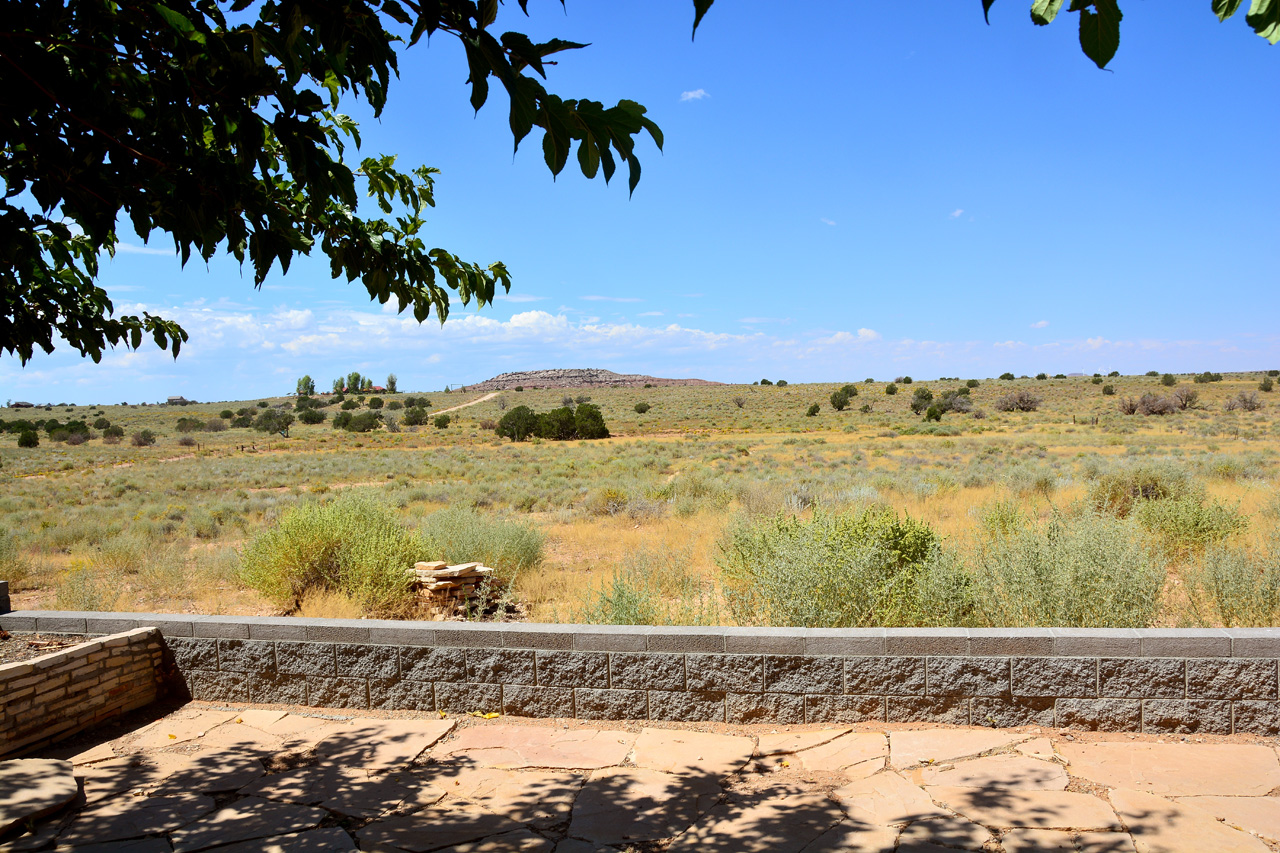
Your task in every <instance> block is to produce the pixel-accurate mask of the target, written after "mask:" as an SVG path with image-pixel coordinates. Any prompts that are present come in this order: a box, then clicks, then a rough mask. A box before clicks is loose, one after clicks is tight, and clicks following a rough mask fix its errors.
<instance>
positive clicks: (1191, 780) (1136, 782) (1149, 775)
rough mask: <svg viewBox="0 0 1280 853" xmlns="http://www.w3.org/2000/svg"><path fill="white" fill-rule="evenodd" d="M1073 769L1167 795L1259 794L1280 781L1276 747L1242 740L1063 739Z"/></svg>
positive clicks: (1069, 769) (1072, 771) (1086, 775)
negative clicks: (1253, 744)
mask: <svg viewBox="0 0 1280 853" xmlns="http://www.w3.org/2000/svg"><path fill="white" fill-rule="evenodd" d="M1058 752H1059V753H1061V755H1062V757H1063V758H1065V759H1066V760H1067V765H1068V766H1067V772H1068V773H1070V774H1071V775H1072V776H1079V777H1081V778H1083V779H1088V780H1089V781H1091V782H1097V783H1098V784H1099V785H1105V786H1107V787H1109V788H1131V789H1133V790H1137V791H1146V792H1148V793H1152V794H1162V795H1166V796H1174V797H1177V796H1199V795H1219V796H1249V797H1256V796H1262V795H1263V794H1266V793H1267V792H1268V791H1271V790H1272V789H1274V788H1276V787H1278V786H1280V762H1277V760H1276V753H1275V750H1272V749H1268V748H1267V747H1264V746H1248V745H1242V744H1194V743H1177V744H1173V743H1088V744H1076V743H1059V744H1058Z"/></svg>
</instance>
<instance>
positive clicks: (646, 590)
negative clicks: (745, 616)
mask: <svg viewBox="0 0 1280 853" xmlns="http://www.w3.org/2000/svg"><path fill="white" fill-rule="evenodd" d="M690 563H691V557H690V554H689V553H688V552H687V551H679V552H676V551H672V550H670V549H668V548H656V549H646V550H640V551H636V552H633V553H631V554H629V555H628V556H627V557H626V558H625V559H624V560H623V562H622V565H621V566H620V567H619V568H618V570H617V571H616V572H614V575H613V577H612V578H611V579H610V580H609V581H607V582H606V583H605V584H603V585H602V586H601V587H599V588H596V589H593V590H591V592H590V593H588V595H587V596H586V598H585V600H584V601H583V602H582V603H581V604H580V606H579V607H578V608H577V610H576V611H575V612H574V614H573V618H574V621H576V622H582V623H587V624H593V625H715V624H719V623H720V622H721V618H720V607H719V604H718V603H717V600H716V596H715V594H714V591H713V590H711V589H709V588H708V587H707V585H706V584H704V583H703V581H702V579H701V578H699V577H698V575H697V574H696V573H695V572H694V571H693V570H692V569H691V568H690Z"/></svg>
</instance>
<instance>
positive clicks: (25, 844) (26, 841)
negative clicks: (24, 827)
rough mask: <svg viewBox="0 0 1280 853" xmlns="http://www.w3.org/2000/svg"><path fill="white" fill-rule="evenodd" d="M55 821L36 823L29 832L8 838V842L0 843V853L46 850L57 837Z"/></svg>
mask: <svg viewBox="0 0 1280 853" xmlns="http://www.w3.org/2000/svg"><path fill="white" fill-rule="evenodd" d="M58 828H59V823H58V821H57V820H46V821H42V822H40V823H37V824H36V825H35V827H34V828H33V829H32V830H31V831H30V832H26V833H24V834H22V835H19V836H16V837H14V836H10V840H9V841H5V842H0V853H28V851H31V850H47V849H49V845H50V844H52V843H53V840H54V838H56V837H57V835H58Z"/></svg>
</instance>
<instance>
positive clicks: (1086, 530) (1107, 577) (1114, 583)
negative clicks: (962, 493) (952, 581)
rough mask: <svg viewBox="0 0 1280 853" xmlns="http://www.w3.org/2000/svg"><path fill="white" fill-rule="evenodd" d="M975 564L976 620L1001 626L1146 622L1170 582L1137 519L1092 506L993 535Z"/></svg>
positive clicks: (978, 551) (1111, 625) (1109, 625)
mask: <svg viewBox="0 0 1280 853" xmlns="http://www.w3.org/2000/svg"><path fill="white" fill-rule="evenodd" d="M972 566H973V568H972V571H973V576H974V582H975V589H977V590H980V592H979V593H978V594H977V595H975V608H976V610H977V614H978V621H979V622H980V623H981V624H985V625H991V626H996V627H1002V628H1005V627H1007V628H1021V627H1029V626H1044V627H1048V626H1059V627H1086V628H1128V627H1146V626H1148V625H1150V624H1151V622H1152V621H1153V620H1154V618H1155V616H1156V613H1157V611H1158V609H1159V606H1160V593H1161V589H1162V588H1163V586H1164V582H1165V572H1164V568H1163V567H1162V566H1160V565H1157V564H1156V563H1155V562H1153V561H1152V559H1151V555H1150V553H1149V551H1148V549H1147V548H1146V547H1145V545H1144V544H1143V542H1142V538H1141V536H1139V535H1138V532H1137V530H1136V529H1135V528H1134V526H1133V524H1132V523H1128V522H1125V521H1121V520H1120V519H1117V518H1113V517H1111V516H1107V515H1095V514H1091V513H1090V514H1085V515H1082V516H1080V517H1078V518H1073V519H1067V518H1063V517H1062V516H1055V517H1054V518H1053V519H1051V520H1050V522H1049V523H1048V524H1047V525H1043V526H1034V527H1020V528H1018V529H1015V530H1013V531H1012V532H1009V533H1007V534H1001V533H997V534H995V535H992V536H991V537H990V538H989V539H988V540H987V541H985V542H983V543H982V544H981V545H980V546H979V547H978V548H977V549H976V552H975V554H974V556H973V561H972Z"/></svg>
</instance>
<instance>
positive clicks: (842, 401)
mask: <svg viewBox="0 0 1280 853" xmlns="http://www.w3.org/2000/svg"><path fill="white" fill-rule="evenodd" d="M831 408H833V409H835V410H836V411H837V412H843V411H844V410H845V409H847V408H849V392H848V391H846V390H844V389H843V388H841V389H840V390H839V391H832V392H831ZM811 414H814V415H816V414H817V412H812V413H811Z"/></svg>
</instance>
